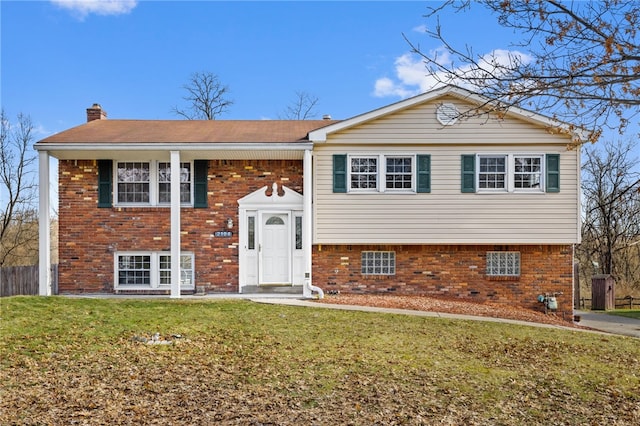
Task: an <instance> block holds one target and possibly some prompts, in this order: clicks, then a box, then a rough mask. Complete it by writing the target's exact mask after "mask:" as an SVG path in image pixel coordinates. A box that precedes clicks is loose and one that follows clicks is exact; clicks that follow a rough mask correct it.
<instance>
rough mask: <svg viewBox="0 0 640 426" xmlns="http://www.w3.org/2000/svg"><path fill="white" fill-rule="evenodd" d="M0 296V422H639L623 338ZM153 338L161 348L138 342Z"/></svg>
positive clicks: (638, 398)
mask: <svg viewBox="0 0 640 426" xmlns="http://www.w3.org/2000/svg"><path fill="white" fill-rule="evenodd" d="M0 303H1V306H2V311H1V313H0V317H1V320H0V327H1V328H0V332H1V334H2V346H1V347H0V381H1V382H2V384H3V385H2V388H1V389H0V424H88V425H98V424H114V425H117V424H173V425H192V424H216V423H217V424H242V425H244V424H255V425H259V424H279V425H289V424H291V425H293V424H353V425H369V424H466V425H473V424H482V425H484V424H505V425H511V424H515V425H519V424H522V425H529V424H540V423H544V424H549V423H551V424H565V425H583V424H604V423H607V424H638V423H639V422H640V395H639V394H638V392H637V390H638V388H640V373H638V372H639V371H640V348H639V345H638V341H637V340H635V339H630V338H624V337H608V336H607V337H604V336H602V335H596V334H589V333H582V332H578V331H575V332H573V331H560V330H542V329H538V328H533V327H521V326H513V325H504V324H494V323H481V322H470V321H452V320H443V319H434V318H422V317H408V316H402V315H388V314H374V313H364V312H347V311H337V310H326V309H313V308H300V307H287V306H273V305H262V304H255V303H251V302H246V301H211V300H208V301H204V300H203V301H176V300H144V301H143V300H125V299H119V300H118V299H108V300H93V299H65V298H58V297H51V298H38V297H15V298H7V299H2V300H1V301H0ZM156 332H157V333H160V335H161V338H162V339H167V340H172V341H173V342H174V343H173V344H166V345H157V344H155V345H154V344H147V343H145V342H144V341H143V340H144V339H143V338H149V337H151V336H152V335H153V334H154V333H156ZM173 335H180V336H181V337H180V338H176V337H172V336H173Z"/></svg>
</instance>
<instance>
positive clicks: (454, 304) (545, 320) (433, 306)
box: [318, 294, 581, 328]
mask: <svg viewBox="0 0 640 426" xmlns="http://www.w3.org/2000/svg"><path fill="white" fill-rule="evenodd" d="M318 302H319V303H333V304H340V305H356V306H375V307H380V308H394V309H410V310H416V311H427V312H441V313H448V314H459V315H473V316H480V317H490V318H505V319H512V320H518V321H526V322H534V323H540V324H550V325H561V326H565V327H576V328H581V327H580V326H579V325H578V324H575V323H574V322H573V316H572V315H571V314H565V315H564V316H563V314H562V312H558V313H555V312H554V313H549V314H545V313H543V312H539V311H534V310H531V309H526V308H518V307H511V306H506V305H503V304H499V303H490V302H486V303H478V302H471V301H464V300H459V299H458V300H455V299H445V298H437V297H428V296H395V295H386V294H385V295H371V294H338V295H327V296H326V297H325V298H324V299H322V300H318Z"/></svg>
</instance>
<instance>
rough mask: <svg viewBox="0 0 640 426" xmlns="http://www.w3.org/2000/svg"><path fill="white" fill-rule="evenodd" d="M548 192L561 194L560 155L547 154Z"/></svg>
mask: <svg viewBox="0 0 640 426" xmlns="http://www.w3.org/2000/svg"><path fill="white" fill-rule="evenodd" d="M545 157H546V159H547V176H546V178H547V181H546V188H547V189H546V191H547V192H560V154H547V155H545Z"/></svg>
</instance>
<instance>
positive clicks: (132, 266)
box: [115, 252, 195, 290]
mask: <svg viewBox="0 0 640 426" xmlns="http://www.w3.org/2000/svg"><path fill="white" fill-rule="evenodd" d="M193 259H194V257H193V253H185V252H183V253H182V254H181V255H180V288H181V289H182V290H193V289H194V288H195V283H194V275H195V274H194V270H195V268H194V260H193ZM115 277H116V282H115V287H116V288H117V289H119V290H150V289H167V288H170V287H171V254H170V253H167V252H119V253H116V258H115Z"/></svg>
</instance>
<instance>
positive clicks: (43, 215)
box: [38, 151, 51, 296]
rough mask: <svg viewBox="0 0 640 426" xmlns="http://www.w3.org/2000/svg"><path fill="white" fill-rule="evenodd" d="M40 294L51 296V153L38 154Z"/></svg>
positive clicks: (41, 152)
mask: <svg viewBox="0 0 640 426" xmlns="http://www.w3.org/2000/svg"><path fill="white" fill-rule="evenodd" d="M38 173H39V175H38V251H39V256H38V257H39V261H38V262H39V270H38V280H39V281H38V282H39V289H38V294H39V295H40V296H51V221H50V218H49V204H50V201H49V152H48V151H40V152H39V153H38Z"/></svg>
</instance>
